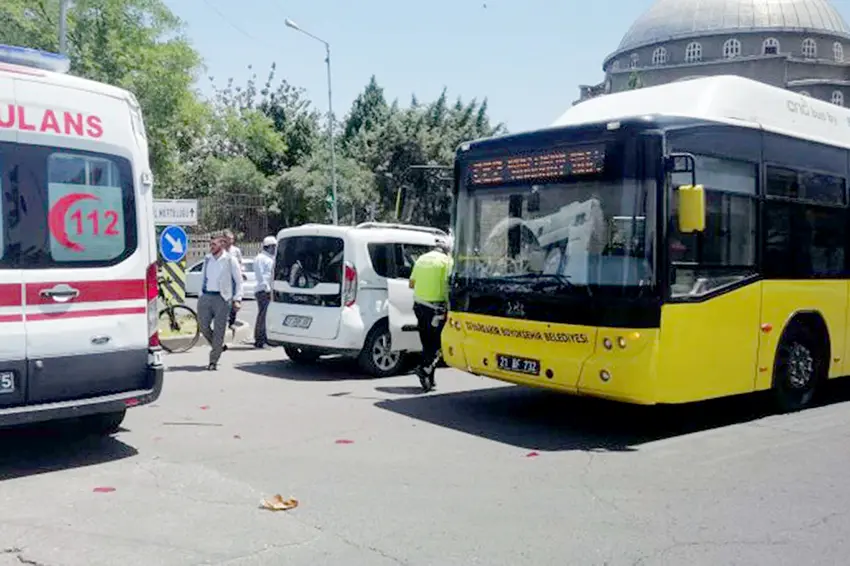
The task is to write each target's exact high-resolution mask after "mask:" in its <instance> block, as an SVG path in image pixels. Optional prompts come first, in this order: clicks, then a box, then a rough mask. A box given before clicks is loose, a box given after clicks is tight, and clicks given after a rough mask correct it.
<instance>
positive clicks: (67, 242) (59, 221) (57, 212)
mask: <svg viewBox="0 0 850 566" xmlns="http://www.w3.org/2000/svg"><path fill="white" fill-rule="evenodd" d="M81 200H100V199H98V198H97V197H96V196H94V195H91V194H87V193H71V194H69V195H65V196H64V197H62V198H60V199H59V200H57V201H56V204H54V205H53V206H52V207H51V208H50V212H48V213H47V225H48V227H49V228H50V234H51V235H52V236H53V237H54V238H56V241H57V242H59V245H61V246H62V247H63V248H68V249H69V250H71V251H75V252H82V251H85V248H84V247H83V246H81V245H80V244H78V243H77V242H73V241H71V239H70V238H68V232H67V231H66V230H65V219H66V218H67V216H68V210H70V209H71V207H72V206H74V205H75V204H77V203H78V202H80V201H81Z"/></svg>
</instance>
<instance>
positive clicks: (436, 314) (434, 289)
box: [410, 239, 452, 391]
mask: <svg viewBox="0 0 850 566" xmlns="http://www.w3.org/2000/svg"><path fill="white" fill-rule="evenodd" d="M449 253H451V247H450V246H449V244H448V243H447V242H444V241H443V240H440V239H438V240H437V243H436V244H435V246H434V249H432V250H431V251H430V252H428V253H426V254H423V255H421V256H419V258H418V259H417V260H416V263H415V264H414V265H413V272H412V273H411V275H410V288H411V289H413V312H414V314H415V315H416V322H417V326H418V327H419V339H420V341H421V342H422V364H421V365H420V366H419V367H418V368H416V375H418V376H419V383H421V384H422V389H423V390H424V391H430V390H432V389H433V388H434V372H435V370H436V368H437V364H438V363H439V361H440V348H441V336H442V333H443V326H445V324H446V317H445V315H446V311H447V309H448V300H449V288H448V287H449V286H448V281H449V274H450V273H451V270H452V258H451V256H450V255H449Z"/></svg>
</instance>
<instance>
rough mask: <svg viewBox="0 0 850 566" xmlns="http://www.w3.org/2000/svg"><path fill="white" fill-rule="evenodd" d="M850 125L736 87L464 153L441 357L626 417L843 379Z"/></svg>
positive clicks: (609, 111) (624, 101)
mask: <svg viewBox="0 0 850 566" xmlns="http://www.w3.org/2000/svg"><path fill="white" fill-rule="evenodd" d="M848 148H850V111H848V110H846V109H844V108H841V107H839V106H836V105H833V104H830V103H827V102H823V101H820V100H816V99H814V98H811V97H808V96H804V95H801V94H796V93H794V92H790V91H787V90H784V89H780V88H775V87H772V86H769V85H766V84H763V83H759V82H755V81H752V80H749V79H745V78H742V77H736V76H716V77H708V78H701V79H693V80H688V81H682V82H677V83H672V84H667V85H663V86H657V87H651V88H644V89H637V90H633V91H628V92H624V93H618V94H611V95H606V96H601V97H598V98H594V99H591V100H588V101H585V102H582V103H580V104H577V105H575V106H574V107H572V108H571V109H570V110H568V111H567V112H566V113H565V114H564V115H563V116H562V117H561V118H559V119H558V120H557V121H556V122H555V123H554V124H553V125H552V126H550V127H547V128H545V129H540V130H536V131H532V132H525V133H519V134H512V135H505V136H500V137H494V138H489V139H484V140H477V141H472V142H468V143H464V144H462V145H461V146H460V147H459V148H458V150H457V154H456V159H455V183H454V196H455V201H454V202H455V207H456V210H455V222H454V233H455V249H454V252H453V253H454V254H455V263H454V265H455V268H454V271H453V273H452V276H451V282H450V308H449V318H448V321H447V324H446V327H445V329H444V331H443V338H442V340H443V356H444V359H445V361H446V363H447V364H448V365H450V366H452V367H454V368H458V369H461V370H464V371H466V372H470V373H473V374H476V375H481V376H486V377H490V378H494V379H497V380H501V381H505V382H509V383H515V384H521V385H526V386H534V387H540V388H546V389H551V390H557V391H562V392H567V393H572V394H578V395H586V396H595V397H602V398H607V399H611V400H616V401H623V402H628V403H635V404H644V405H654V404H678V403H688V402H693V401H699V400H706V399H712V398H719V397H724V396H730V395H737V394H745V393H750V392H755V391H768V390H769V391H771V392H772V395H773V398H774V399H775V401H776V404H777V408H778V409H779V410H780V411H795V410H799V409H802V408H804V407H807V406H809V405H810V404H811V403H812V402H813V400H814V399H815V398H816V397H817V393H818V392H819V391H820V390H821V386H822V385H823V384H824V383H825V382H826V381H827V380H828V379H832V378H837V377H839V376H843V375H846V374H850V362H848V361H847V358H848V355H850V334H848V332H847V327H848V285H850V276H848V258H847V256H848V254H847V249H848V233H847V232H848V230H847V226H848V221H850V218H849V217H848V212H850V211H848V196H847V179H848V175H850V151H848Z"/></svg>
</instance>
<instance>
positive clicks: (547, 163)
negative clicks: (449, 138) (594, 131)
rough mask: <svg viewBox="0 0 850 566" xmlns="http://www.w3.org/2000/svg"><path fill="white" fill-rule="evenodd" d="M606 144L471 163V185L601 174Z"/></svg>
mask: <svg viewBox="0 0 850 566" xmlns="http://www.w3.org/2000/svg"><path fill="white" fill-rule="evenodd" d="M604 165H605V146H604V145H600V146H592V147H583V148H580V149H572V150H558V151H547V152H541V153H527V154H523V155H512V156H509V157H503V158H499V159H487V160H483V161H474V162H472V163H470V165H469V183H470V184H471V185H498V184H502V183H511V182H515V181H540V180H545V179H559V178H564V177H573V176H576V175H591V174H594V173H602V171H603V168H604Z"/></svg>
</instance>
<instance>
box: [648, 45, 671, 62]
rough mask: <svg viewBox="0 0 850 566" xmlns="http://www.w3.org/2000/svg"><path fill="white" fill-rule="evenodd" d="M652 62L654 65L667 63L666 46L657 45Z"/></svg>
mask: <svg viewBox="0 0 850 566" xmlns="http://www.w3.org/2000/svg"><path fill="white" fill-rule="evenodd" d="M652 64H653V65H666V64H667V49H665V48H664V47H657V48H656V49H655V51H653V52H652Z"/></svg>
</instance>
